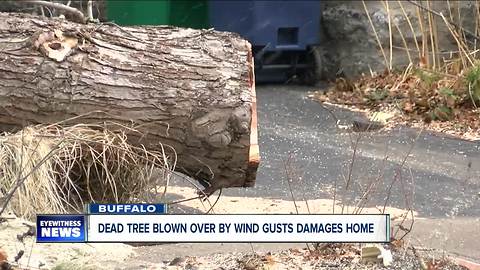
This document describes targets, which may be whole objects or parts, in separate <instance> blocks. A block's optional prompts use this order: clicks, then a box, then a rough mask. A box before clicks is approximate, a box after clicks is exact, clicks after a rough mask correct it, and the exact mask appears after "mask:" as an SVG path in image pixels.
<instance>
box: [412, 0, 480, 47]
mask: <svg viewBox="0 0 480 270" xmlns="http://www.w3.org/2000/svg"><path fill="white" fill-rule="evenodd" d="M407 1H408V2H409V3H410V4H413V5H415V6H417V7H419V8H421V9H423V10H425V11H427V12H429V13H432V14H433V15H436V16H439V17H443V16H442V15H441V13H440V12H437V11H435V10H432V9H430V8H428V7H424V6H422V5H420V4H419V3H417V1H413V0H407ZM444 20H445V19H444ZM445 21H446V22H448V23H449V24H451V25H452V26H454V27H456V28H458V29H459V30H461V31H462V32H463V33H464V34H467V35H468V36H470V37H472V38H474V39H476V40H479V41H480V37H479V36H477V35H475V34H474V33H472V32H470V31H469V30H467V29H465V28H463V27H461V26H460V25H458V24H456V23H454V22H452V21H448V20H445Z"/></svg>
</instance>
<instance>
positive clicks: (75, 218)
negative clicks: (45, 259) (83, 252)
mask: <svg viewBox="0 0 480 270" xmlns="http://www.w3.org/2000/svg"><path fill="white" fill-rule="evenodd" d="M85 230H86V223H85V216H84V215H37V242H38V243H52V242H67V243H78V242H85V241H86V233H85Z"/></svg>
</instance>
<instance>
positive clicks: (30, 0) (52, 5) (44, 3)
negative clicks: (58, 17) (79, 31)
mask: <svg viewBox="0 0 480 270" xmlns="http://www.w3.org/2000/svg"><path fill="white" fill-rule="evenodd" d="M25 2H26V3H31V4H34V5H40V6H44V7H48V8H55V9H58V10H63V11H65V12H67V13H70V14H72V15H74V16H75V17H76V18H77V19H78V22H80V23H83V24H84V23H86V22H87V19H86V18H85V16H84V15H83V13H82V12H81V11H80V10H78V9H76V8H74V7H69V6H67V5H64V4H60V3H54V2H48V1H42V0H26V1H25Z"/></svg>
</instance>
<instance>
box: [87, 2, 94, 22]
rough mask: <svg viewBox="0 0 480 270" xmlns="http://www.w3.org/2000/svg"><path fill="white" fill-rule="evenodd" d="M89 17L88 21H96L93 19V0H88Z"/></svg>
mask: <svg viewBox="0 0 480 270" xmlns="http://www.w3.org/2000/svg"><path fill="white" fill-rule="evenodd" d="M87 17H88V21H90V22H93V21H94V19H93V1H92V0H88V2H87Z"/></svg>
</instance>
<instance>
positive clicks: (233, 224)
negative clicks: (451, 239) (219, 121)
mask: <svg viewBox="0 0 480 270" xmlns="http://www.w3.org/2000/svg"><path fill="white" fill-rule="evenodd" d="M86 208H87V211H86V213H85V214H84V215H37V242H39V243H41V242H48V243H52V242H71V243H72V242H82V243H85V242H90V243H94V242H103V243H113V242H119V243H128V242H156V243H172V242H174V243H181V242H188V243H193V242H204V243H206V242H210V243H219V242H221V243H227V242H230V243H232V242H247V243H266V242H282V243H288V242H290V243H299V242H301V243H303V242H344V243H345V242H357V243H383V242H389V241H390V216H389V215H388V214H386V215H367V214H365V215H338V214H337V215H323V214H215V215H213V214H212V215H210V214H208V215H207V214H205V215H201V214H195V215H187V214H182V215H178V214H167V207H166V205H164V204H89V205H87V207H86Z"/></svg>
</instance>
